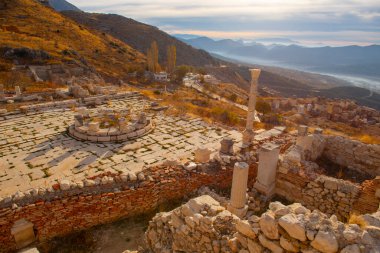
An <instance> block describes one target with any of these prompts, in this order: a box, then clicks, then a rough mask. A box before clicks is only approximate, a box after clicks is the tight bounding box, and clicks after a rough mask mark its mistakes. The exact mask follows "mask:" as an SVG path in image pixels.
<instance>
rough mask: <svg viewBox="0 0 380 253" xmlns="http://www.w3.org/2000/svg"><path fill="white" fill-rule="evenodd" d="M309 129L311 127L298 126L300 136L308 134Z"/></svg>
mask: <svg viewBox="0 0 380 253" xmlns="http://www.w3.org/2000/svg"><path fill="white" fill-rule="evenodd" d="M308 131H309V127H308V126H305V125H299V126H298V136H306V135H307V132H308Z"/></svg>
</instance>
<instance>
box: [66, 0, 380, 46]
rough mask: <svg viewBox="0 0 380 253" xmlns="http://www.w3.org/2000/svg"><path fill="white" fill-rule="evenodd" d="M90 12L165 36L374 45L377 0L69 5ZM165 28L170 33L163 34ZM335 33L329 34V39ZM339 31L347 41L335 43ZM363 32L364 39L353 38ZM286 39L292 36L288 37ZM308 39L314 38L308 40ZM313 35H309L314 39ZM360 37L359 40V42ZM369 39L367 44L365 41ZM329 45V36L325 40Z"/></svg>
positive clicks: (97, 0) (95, 1)
mask: <svg viewBox="0 0 380 253" xmlns="http://www.w3.org/2000/svg"><path fill="white" fill-rule="evenodd" d="M70 2H72V3H73V4H75V5H76V6H78V7H79V8H81V9H83V10H86V11H92V12H105V13H117V14H120V15H124V16H127V17H131V18H134V19H137V20H139V21H142V22H146V23H149V24H151V25H155V26H158V27H159V28H161V29H164V30H165V31H168V32H173V31H176V32H181V33H185V32H191V31H198V32H200V34H205V33H209V34H220V35H221V36H222V35H223V34H225V35H228V34H236V36H237V34H240V35H241V36H244V37H242V38H250V37H249V36H256V35H257V34H273V36H276V34H278V35H284V36H286V37H290V38H296V37H294V36H296V35H295V34H297V36H299V37H302V33H301V32H303V33H304V37H303V38H304V39H305V40H307V39H312V36H311V35H307V34H310V32H312V33H320V35H321V36H319V39H323V38H324V36H322V35H326V36H327V35H329V36H332V37H333V38H334V37H335V39H336V40H342V41H345V40H348V41H356V40H362V41H363V42H366V43H367V42H368V41H369V42H368V43H371V42H372V43H379V39H378V36H376V33H379V32H380V2H379V1H378V0H362V1H359V0H287V1H283V0H228V1H227V0H207V1H205V0H192V1H191V2H188V1H183V0H139V1H131V0H92V1H87V0H71V1H70ZM168 28H170V29H168ZM333 32H335V35H336V36H334V34H333ZM342 32H346V33H347V34H348V33H350V34H351V36H353V37H351V38H346V37H345V38H342V39H340V38H339V37H338V35H340V34H341V33H342ZM361 32H367V33H366V35H368V36H366V37H362V38H360V37H356V36H359V35H360V34H361ZM291 36H292V37H291ZM313 36H314V35H313ZM316 37H318V36H315V38H316ZM359 38H360V39H359ZM371 39H373V40H372V41H371ZM330 40H331V37H330Z"/></svg>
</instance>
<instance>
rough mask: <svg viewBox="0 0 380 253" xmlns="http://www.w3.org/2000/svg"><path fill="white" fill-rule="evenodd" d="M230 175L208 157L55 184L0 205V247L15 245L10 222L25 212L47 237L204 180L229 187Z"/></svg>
mask: <svg viewBox="0 0 380 253" xmlns="http://www.w3.org/2000/svg"><path fill="white" fill-rule="evenodd" d="M256 169H257V168H256V167H255V166H254V165H253V166H251V167H250V173H249V177H250V179H251V180H250V181H251V182H252V181H253V180H252V179H253V178H255V177H256ZM231 181H232V168H231V167H227V168H226V169H222V168H221V167H220V164H218V163H213V164H211V163H210V164H207V165H201V166H198V167H197V169H195V170H193V171H187V170H185V169H184V168H183V167H182V166H177V167H164V166H161V167H155V168H150V169H147V170H145V171H144V174H143V176H141V175H140V176H138V178H135V179H133V180H131V178H129V177H126V178H123V177H120V176H116V177H114V178H113V180H111V181H108V182H111V183H109V184H108V183H107V180H106V181H105V182H103V181H102V184H101V185H94V186H87V187H84V188H83V189H81V190H80V191H77V190H71V189H65V190H63V189H57V191H56V193H55V196H54V197H52V196H48V197H47V198H46V199H45V198H44V196H40V197H38V198H39V200H37V201H33V203H30V204H25V205H20V206H17V205H16V206H15V205H13V207H5V208H2V209H0V225H1V226H0V245H1V247H0V252H8V251H11V250H13V249H15V247H16V244H15V241H14V238H13V236H12V235H11V228H12V226H13V224H14V223H15V221H17V220H19V219H22V218H24V219H26V220H28V221H30V222H32V223H33V224H34V229H35V231H36V234H37V238H38V239H39V240H48V239H50V238H53V237H55V236H63V235H65V234H68V233H72V232H74V231H78V230H82V229H86V228H90V227H92V226H95V225H98V224H104V223H108V222H112V221H115V220H117V219H120V218H125V217H131V216H134V215H137V214H142V213H146V212H149V211H153V210H154V209H155V208H156V207H158V206H159V205H160V204H162V203H166V202H170V201H172V200H176V199H181V198H183V196H185V195H188V194H190V193H192V192H193V191H195V190H197V189H198V188H200V187H201V186H210V187H214V188H216V189H228V188H230V186H231ZM69 188H70V187H69Z"/></svg>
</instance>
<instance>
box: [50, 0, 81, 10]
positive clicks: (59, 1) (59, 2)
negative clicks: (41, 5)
mask: <svg viewBox="0 0 380 253" xmlns="http://www.w3.org/2000/svg"><path fill="white" fill-rule="evenodd" d="M49 5H50V6H51V7H53V8H54V9H55V10H56V11H81V10H80V9H79V8H78V7H76V6H75V5H73V4H71V3H69V2H67V1H65V0H49Z"/></svg>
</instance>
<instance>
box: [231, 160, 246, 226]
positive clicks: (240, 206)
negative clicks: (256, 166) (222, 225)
mask: <svg viewBox="0 0 380 253" xmlns="http://www.w3.org/2000/svg"><path fill="white" fill-rule="evenodd" d="M248 172H249V166H248V164H247V163H245V162H236V163H235V165H234V174H233V178H232V188H231V202H230V204H229V205H228V208H227V209H228V210H229V211H230V212H231V213H233V214H235V215H236V216H238V217H240V218H242V217H244V215H245V214H246V213H247V210H248V206H247V205H246V204H247V184H248Z"/></svg>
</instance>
